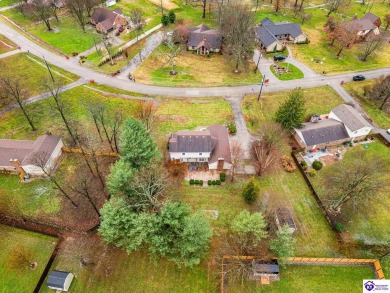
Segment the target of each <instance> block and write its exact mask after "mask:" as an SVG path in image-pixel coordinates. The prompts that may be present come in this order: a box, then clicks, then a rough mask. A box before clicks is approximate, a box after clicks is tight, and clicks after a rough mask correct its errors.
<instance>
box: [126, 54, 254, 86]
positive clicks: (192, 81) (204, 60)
mask: <svg viewBox="0 0 390 293" xmlns="http://www.w3.org/2000/svg"><path fill="white" fill-rule="evenodd" d="M164 52H166V48H165V47H164V46H159V47H158V48H157V49H156V50H155V51H154V52H153V53H152V54H151V55H150V56H149V57H148V58H147V59H146V60H145V61H144V62H143V63H142V64H141V66H140V67H138V68H137V70H136V71H135V72H134V74H133V75H134V76H135V78H136V80H137V82H139V83H146V84H154V85H161V86H183V87H184V86H189V87H197V86H198V87H199V86H202V87H205V86H228V85H243V84H255V83H259V82H260V81H261V75H260V74H259V73H258V72H256V73H254V72H253V70H252V67H254V66H255V65H254V64H252V63H251V64H250V66H249V67H248V70H247V72H245V71H242V72H240V73H238V74H237V73H234V72H233V71H234V64H233V63H231V62H229V61H227V60H226V59H225V58H226V56H222V55H220V54H211V55H209V56H202V55H197V54H194V53H192V52H187V51H182V52H181V53H180V55H179V56H178V57H176V58H175V64H176V65H175V70H176V71H177V74H176V75H170V74H169V72H170V70H171V67H170V64H169V63H166V61H167V59H166V58H167V57H166V56H164V54H165V53H164ZM252 65H253V66H252Z"/></svg>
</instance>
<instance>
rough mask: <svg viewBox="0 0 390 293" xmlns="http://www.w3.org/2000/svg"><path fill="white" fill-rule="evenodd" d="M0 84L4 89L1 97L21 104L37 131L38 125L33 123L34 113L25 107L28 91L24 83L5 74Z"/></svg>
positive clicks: (33, 128)
mask: <svg viewBox="0 0 390 293" xmlns="http://www.w3.org/2000/svg"><path fill="white" fill-rule="evenodd" d="M0 85H1V89H2V90H1V92H0V95H1V98H3V99H12V100H14V101H15V102H16V103H17V104H18V105H19V107H20V110H21V111H22V113H23V115H24V117H25V118H26V120H27V122H28V124H29V125H30V127H31V129H32V130H33V131H35V130H36V127H35V125H34V123H33V117H32V113H31V112H29V111H28V110H27V108H26V107H25V104H26V102H25V100H26V98H27V96H28V91H27V89H26V87H25V86H24V84H23V83H22V82H21V81H20V80H19V79H17V78H11V77H6V76H5V77H2V78H1V79H0Z"/></svg>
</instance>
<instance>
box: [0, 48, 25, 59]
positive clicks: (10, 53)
mask: <svg viewBox="0 0 390 293" xmlns="http://www.w3.org/2000/svg"><path fill="white" fill-rule="evenodd" d="M20 52H21V51H20V50H19V49H16V50H13V51H9V52H7V53H4V54H0V59H1V58H7V57H9V56H12V55H16V54H19V53H20Z"/></svg>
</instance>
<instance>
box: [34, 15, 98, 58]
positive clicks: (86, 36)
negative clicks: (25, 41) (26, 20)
mask: <svg viewBox="0 0 390 293" xmlns="http://www.w3.org/2000/svg"><path fill="white" fill-rule="evenodd" d="M51 25H52V26H53V30H52V31H48V30H47V29H46V26H45V24H39V25H34V26H33V27H29V28H28V31H29V32H30V33H32V34H34V35H36V36H37V37H38V38H40V39H41V40H43V41H45V42H46V43H48V44H50V45H52V46H53V47H56V48H58V49H60V50H61V51H62V52H64V53H65V54H68V55H69V54H71V53H72V52H78V53H81V52H83V51H85V50H88V49H89V48H91V47H92V46H93V45H94V41H93V40H94V38H95V39H98V38H99V37H100V35H98V34H97V33H96V31H95V28H94V27H93V26H90V25H87V26H86V32H85V33H84V32H83V30H82V29H81V27H80V26H79V25H78V24H77V22H76V21H75V19H74V18H73V17H72V16H70V15H66V16H62V17H60V21H59V22H57V21H56V20H52V22H51Z"/></svg>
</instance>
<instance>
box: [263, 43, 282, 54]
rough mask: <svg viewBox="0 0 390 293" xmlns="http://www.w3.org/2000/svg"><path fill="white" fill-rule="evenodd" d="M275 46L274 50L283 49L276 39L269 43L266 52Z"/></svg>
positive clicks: (272, 49)
mask: <svg viewBox="0 0 390 293" xmlns="http://www.w3.org/2000/svg"><path fill="white" fill-rule="evenodd" d="M275 46H276V51H282V50H283V45H282V44H281V43H279V42H277V41H275V42H273V43H272V44H271V45H269V46H268V47H267V48H266V51H267V52H273V51H274V49H275Z"/></svg>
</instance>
